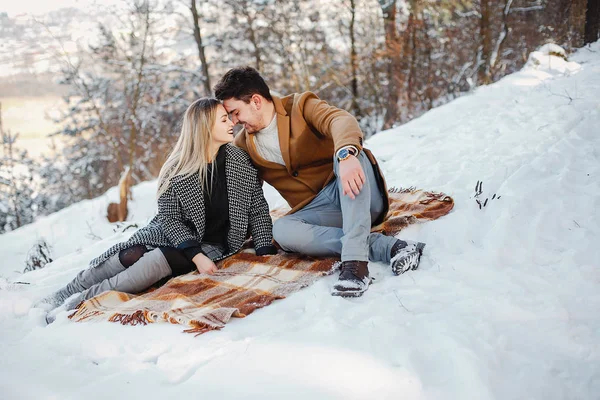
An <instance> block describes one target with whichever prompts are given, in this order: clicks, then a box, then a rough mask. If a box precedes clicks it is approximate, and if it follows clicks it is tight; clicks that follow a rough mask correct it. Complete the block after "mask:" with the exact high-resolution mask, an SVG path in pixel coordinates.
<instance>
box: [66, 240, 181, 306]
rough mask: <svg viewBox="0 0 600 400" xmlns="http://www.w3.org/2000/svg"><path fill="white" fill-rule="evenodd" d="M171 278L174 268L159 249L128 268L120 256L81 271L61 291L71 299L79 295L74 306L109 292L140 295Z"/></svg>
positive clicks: (150, 252) (148, 253)
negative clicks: (73, 295)
mask: <svg viewBox="0 0 600 400" xmlns="http://www.w3.org/2000/svg"><path fill="white" fill-rule="evenodd" d="M169 275H171V268H170V267H169V264H168V262H167V260H166V259H165V257H164V255H163V254H162V252H161V251H160V249H154V250H151V251H149V252H147V253H145V254H144V255H143V256H142V258H140V259H139V260H138V261H137V262H136V263H134V264H133V265H131V266H130V267H129V268H125V267H123V265H121V262H120V261H119V254H118V253H117V254H115V255H114V256H112V257H110V258H109V259H108V260H106V261H105V262H103V263H102V264H100V265H98V266H97V267H95V268H88V269H85V270H83V271H81V272H80V273H79V274H78V275H77V277H75V279H73V281H71V283H69V284H68V285H67V286H66V287H65V288H64V289H62V290H63V291H66V292H68V293H67V294H69V295H71V294H74V293H78V292H79V295H78V296H77V298H76V299H75V300H74V301H72V302H71V303H79V302H81V301H83V300H88V299H91V298H92V297H94V296H97V295H99V294H101V293H103V292H106V291H108V290H117V291H119V292H125V293H132V294H135V293H139V292H141V291H143V290H145V289H147V288H149V287H150V286H152V285H153V284H155V283H156V282H158V281H160V280H161V279H162V278H164V277H166V276H169ZM75 305H76V304H75Z"/></svg>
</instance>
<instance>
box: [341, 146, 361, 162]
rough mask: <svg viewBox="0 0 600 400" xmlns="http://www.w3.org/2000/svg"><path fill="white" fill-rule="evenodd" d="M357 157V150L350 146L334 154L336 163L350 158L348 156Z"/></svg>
mask: <svg viewBox="0 0 600 400" xmlns="http://www.w3.org/2000/svg"><path fill="white" fill-rule="evenodd" d="M357 155H358V149H357V148H356V147H354V146H352V145H348V146H344V147H342V148H340V149H339V150H338V151H337V152H336V153H335V156H336V157H337V159H338V161H344V160H347V159H348V158H350V156H357Z"/></svg>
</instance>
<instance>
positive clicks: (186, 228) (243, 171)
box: [90, 144, 273, 268]
mask: <svg viewBox="0 0 600 400" xmlns="http://www.w3.org/2000/svg"><path fill="white" fill-rule="evenodd" d="M225 146H227V148H226V152H225V177H226V179H227V196H228V198H229V231H228V232H227V243H228V245H229V252H228V253H225V254H223V252H222V251H218V249H217V248H216V247H215V249H214V250H215V251H210V252H207V254H208V255H209V257H210V258H211V259H212V260H213V261H217V260H221V259H223V258H225V257H228V256H230V255H232V254H234V253H236V252H238V251H239V250H240V248H241V247H242V244H243V243H244V241H245V240H246V239H247V237H248V232H249V231H250V233H251V234H252V239H253V240H254V246H255V248H257V249H258V248H260V247H263V246H267V245H270V244H271V243H272V239H273V232H272V229H273V223H272V221H271V216H270V215H269V206H268V204H267V201H266V200H265V197H264V194H263V191H262V186H261V182H260V180H259V179H258V175H257V172H256V169H255V168H254V166H253V165H252V163H251V161H250V157H249V156H248V154H247V153H246V152H245V151H244V150H242V149H240V148H238V147H235V146H232V145H230V144H226V145H225ZM204 212H205V208H204V196H203V194H202V188H201V186H200V182H199V180H198V175H197V174H195V175H192V176H189V177H186V178H183V177H177V178H175V179H173V180H172V181H171V185H170V187H169V188H168V189H167V190H166V191H165V192H164V193H163V194H162V195H161V196H160V198H159V199H158V214H157V215H156V216H155V217H154V218H153V219H152V220H151V221H150V223H149V224H148V225H147V226H146V227H144V228H141V229H139V230H138V231H137V232H135V233H134V234H133V236H131V238H130V239H129V240H127V241H126V242H122V243H118V244H116V245H114V246H113V247H111V248H110V249H108V250H107V251H106V252H104V253H103V254H102V255H101V256H99V257H97V258H95V259H93V260H92V261H91V262H90V267H92V268H94V267H97V266H98V265H100V264H102V263H103V262H104V261H106V260H108V259H109V258H110V257H111V256H113V255H115V254H117V253H118V252H120V251H121V250H124V249H127V248H129V247H132V246H134V245H139V244H141V245H146V246H151V247H177V248H186V247H189V246H191V245H194V244H197V243H201V242H202V236H203V235H204V229H205V222H206V218H205V213H204ZM203 249H205V246H204V244H203Z"/></svg>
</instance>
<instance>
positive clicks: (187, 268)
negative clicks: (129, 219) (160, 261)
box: [119, 244, 196, 276]
mask: <svg viewBox="0 0 600 400" xmlns="http://www.w3.org/2000/svg"><path fill="white" fill-rule="evenodd" d="M159 249H160V251H161V252H162V253H163V255H164V256H165V258H166V259H167V262H168V263H169V267H171V271H173V275H172V276H177V275H183V274H187V273H188V272H192V271H194V270H195V269H196V266H195V265H194V263H193V262H191V261H190V260H188V259H187V257H186V256H185V255H184V254H183V252H182V251H181V250H178V249H176V248H174V247H159ZM148 251H149V250H148V248H147V247H146V246H144V245H141V244H136V245H134V246H132V247H129V248H127V249H125V250H121V251H120V252H119V261H120V262H121V265H122V266H124V267H125V268H129V267H131V266H132V265H133V264H135V263H136V262H137V261H138V260H139V259H140V258H142V256H143V255H144V254H145V253H147V252H148Z"/></svg>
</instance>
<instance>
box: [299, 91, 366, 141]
mask: <svg viewBox="0 0 600 400" xmlns="http://www.w3.org/2000/svg"><path fill="white" fill-rule="evenodd" d="M298 106H299V107H300V108H301V110H302V115H303V117H304V120H305V121H306V122H307V123H308V124H309V125H311V126H312V127H313V128H315V129H316V130H317V131H318V132H320V133H321V134H322V135H325V136H328V137H330V138H332V139H333V143H334V146H335V151H336V152H337V151H338V150H339V149H340V148H342V147H344V146H348V145H352V146H355V147H356V148H357V149H358V150H362V141H363V133H362V131H361V129H360V126H359V125H358V121H357V120H356V118H354V117H353V116H352V115H351V114H350V113H349V112H347V111H345V110H342V109H340V108H337V107H334V106H331V105H329V104H327V102H325V101H323V100H321V99H319V98H318V97H317V96H316V95H315V94H314V93H311V92H306V93H303V94H302V95H300V98H299V100H298Z"/></svg>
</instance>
